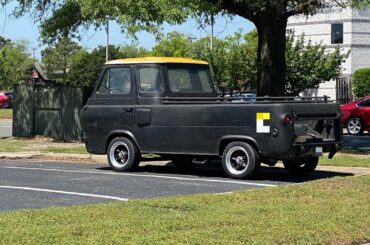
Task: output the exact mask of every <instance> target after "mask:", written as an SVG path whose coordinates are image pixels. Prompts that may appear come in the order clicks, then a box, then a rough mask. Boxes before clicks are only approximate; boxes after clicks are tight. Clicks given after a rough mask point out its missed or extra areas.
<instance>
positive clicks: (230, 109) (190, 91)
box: [81, 57, 342, 178]
mask: <svg viewBox="0 0 370 245" xmlns="http://www.w3.org/2000/svg"><path fill="white" fill-rule="evenodd" d="M340 119H341V112H340V109H339V107H338V106H337V105H336V104H334V103H331V102H330V101H328V100H327V98H326V97H325V98H302V97H295V98H291V97H279V98H274V97H261V98H260V97H257V98H255V99H253V100H251V101H245V100H240V99H238V98H234V97H222V96H219V93H218V92H217V90H216V88H215V86H214V83H213V81H212V77H211V74H210V70H209V66H208V64H207V63H206V62H203V61H198V60H192V59H182V58H160V57H152V58H135V59H122V60H115V61H110V62H107V63H106V65H105V66H104V69H103V71H102V73H101V76H100V79H99V80H98V82H97V84H96V87H95V89H94V91H93V93H92V95H91V97H90V99H89V100H88V102H87V104H86V106H84V108H83V109H82V112H81V125H82V130H83V136H82V138H83V140H84V141H85V144H86V148H87V150H88V151H89V152H91V153H95V154H107V156H108V162H109V164H110V166H111V168H112V169H113V170H115V171H128V170H130V169H132V168H134V167H136V166H138V164H139V162H140V160H141V156H142V154H147V153H153V154H156V155H159V156H161V157H162V159H168V160H172V162H173V163H174V164H175V165H176V166H180V167H186V166H191V164H192V163H193V160H194V159H195V162H198V163H199V162H205V161H206V160H215V159H222V166H223V168H224V171H225V172H226V173H227V174H228V175H229V176H230V177H232V178H247V177H249V176H251V175H252V174H253V173H255V172H256V170H257V169H258V167H259V166H260V164H261V162H262V163H265V164H268V165H274V164H276V162H277V161H278V160H282V161H283V163H284V166H285V168H286V169H287V170H288V171H289V172H291V173H294V174H300V175H303V174H308V173H310V172H312V171H313V170H314V169H315V168H316V166H317V164H318V157H319V156H321V155H322V154H323V153H324V152H328V153H329V158H332V157H333V156H334V154H335V153H336V152H337V151H338V150H339V149H340V148H341V145H342V130H341V126H340Z"/></svg>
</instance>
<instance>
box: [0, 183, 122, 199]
mask: <svg viewBox="0 0 370 245" xmlns="http://www.w3.org/2000/svg"><path fill="white" fill-rule="evenodd" d="M0 188H1V189H16V190H26V191H38V192H49V193H57V194H64V195H74V196H83V197H94V198H103V199H110V200H118V201H128V199H126V198H121V197H114V196H106V195H95V194H88V193H80V192H70V191H59V190H50V189H40V188H31V187H22V186H8V185H0Z"/></svg>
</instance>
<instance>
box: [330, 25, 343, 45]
mask: <svg viewBox="0 0 370 245" xmlns="http://www.w3.org/2000/svg"><path fill="white" fill-rule="evenodd" d="M331 43H332V44H337V43H343V23H336V24H331Z"/></svg>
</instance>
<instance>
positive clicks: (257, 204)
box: [0, 176, 370, 244]
mask: <svg viewBox="0 0 370 245" xmlns="http://www.w3.org/2000/svg"><path fill="white" fill-rule="evenodd" d="M369 190H370V176H362V177H346V178H341V177H338V178H334V179H330V180H320V181H315V182H310V183H305V184H300V185H291V186H284V187H276V188H267V189H260V190H253V191H242V192H236V193H232V194H224V195H211V194H205V195H204V194H203V195H192V196H183V197H173V198H163V199H147V200H133V201H129V202H115V203H108V204H99V205H93V206H76V207H57V208H49V209H43V210H26V211H17V212H9V213H0V227H1V229H0V244H362V243H365V242H369V241H370V219H369V214H370V205H369V203H370V195H369Z"/></svg>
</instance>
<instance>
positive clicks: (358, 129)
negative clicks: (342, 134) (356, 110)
mask: <svg viewBox="0 0 370 245" xmlns="http://www.w3.org/2000/svg"><path fill="white" fill-rule="evenodd" d="M347 131H348V133H349V134H351V135H360V134H362V133H363V132H364V127H363V125H362V122H361V119H360V118H358V117H352V118H350V119H349V120H348V122H347Z"/></svg>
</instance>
